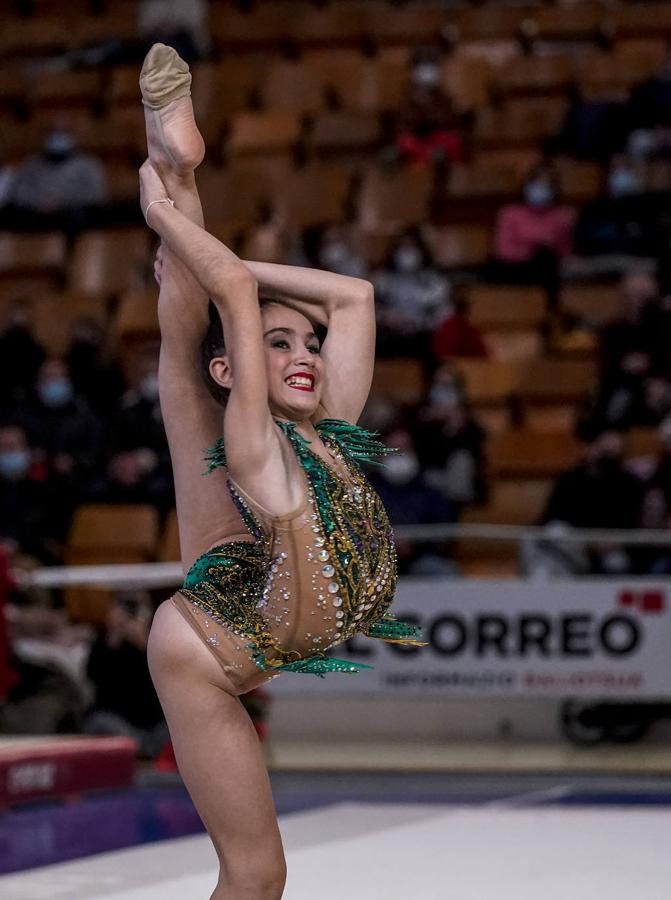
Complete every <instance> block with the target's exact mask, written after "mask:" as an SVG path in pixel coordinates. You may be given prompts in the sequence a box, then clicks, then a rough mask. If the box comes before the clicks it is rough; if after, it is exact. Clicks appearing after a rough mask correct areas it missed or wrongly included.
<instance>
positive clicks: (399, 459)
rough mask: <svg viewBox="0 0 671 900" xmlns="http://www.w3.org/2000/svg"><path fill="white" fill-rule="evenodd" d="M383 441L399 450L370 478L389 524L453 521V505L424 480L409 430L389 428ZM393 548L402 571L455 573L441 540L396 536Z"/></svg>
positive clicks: (437, 573) (371, 473) (403, 572)
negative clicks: (417, 540) (425, 541)
mask: <svg viewBox="0 0 671 900" xmlns="http://www.w3.org/2000/svg"><path fill="white" fill-rule="evenodd" d="M384 440H385V443H386V444H387V445H388V446H389V447H395V448H396V449H397V450H398V451H399V452H398V453H395V454H393V455H391V456H389V457H387V459H386V460H385V463H384V466H383V467H380V468H379V469H377V468H376V469H375V470H374V471H371V472H370V480H371V482H372V483H373V486H374V487H375V490H376V491H377V492H378V494H379V495H380V498H381V499H382V502H383V503H384V506H385V509H386V510H387V513H388V515H389V521H390V522H391V524H392V525H393V526H397V525H430V524H437V523H442V524H444V523H449V522H454V521H455V509H454V507H453V506H452V504H451V503H449V502H448V501H447V500H446V499H445V497H444V496H443V495H442V494H441V493H440V492H439V491H437V490H436V489H435V488H433V487H430V486H429V485H428V484H427V482H426V480H425V479H424V476H423V474H422V471H421V469H420V464H419V459H418V457H417V452H416V449H415V445H414V441H413V438H412V435H411V434H410V432H409V431H408V430H407V429H405V428H401V427H397V428H392V429H391V430H390V431H389V432H388V433H387V434H386V436H385V438H384ZM396 549H397V553H398V563H399V571H400V572H401V574H406V575H409V574H415V575H445V574H454V571H455V568H454V564H453V563H452V562H451V561H450V560H449V559H447V558H446V556H445V547H444V545H443V544H442V543H441V544H433V545H432V544H417V543H413V542H410V541H404V540H402V539H398V538H397V541H396Z"/></svg>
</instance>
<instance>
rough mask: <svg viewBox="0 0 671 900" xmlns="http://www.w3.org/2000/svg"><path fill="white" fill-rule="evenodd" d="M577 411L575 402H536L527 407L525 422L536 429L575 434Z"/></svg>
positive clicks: (527, 425) (528, 426)
mask: <svg viewBox="0 0 671 900" xmlns="http://www.w3.org/2000/svg"><path fill="white" fill-rule="evenodd" d="M577 413H578V410H577V407H576V404H575V403H544V404H536V403H535V404H534V405H533V406H527V407H526V408H525V410H524V424H525V425H526V427H527V428H531V429H533V430H534V431H545V432H551V431H553V432H560V433H563V434H573V432H574V431H575V426H576V419H577Z"/></svg>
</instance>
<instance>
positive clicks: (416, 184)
mask: <svg viewBox="0 0 671 900" xmlns="http://www.w3.org/2000/svg"><path fill="white" fill-rule="evenodd" d="M430 191H431V176H430V173H429V172H428V171H427V170H426V169H412V168H408V169H398V170H396V169H395V170H393V171H390V172H387V171H384V170H382V169H379V168H377V167H376V168H371V169H370V170H369V171H368V173H367V174H366V176H365V178H364V182H363V185H362V188H361V193H360V196H359V203H358V220H359V223H360V224H361V225H362V226H363V227H364V228H366V229H370V230H376V229H380V228H381V226H385V227H387V228H388V229H389V231H390V232H393V231H397V230H398V229H399V228H403V227H405V226H407V225H410V224H415V225H419V224H422V223H423V222H425V221H426V219H427V218H428V205H429V194H430Z"/></svg>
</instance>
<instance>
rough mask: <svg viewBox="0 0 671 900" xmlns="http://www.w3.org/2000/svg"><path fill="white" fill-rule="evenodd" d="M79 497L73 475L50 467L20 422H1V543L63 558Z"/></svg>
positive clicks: (51, 559)
mask: <svg viewBox="0 0 671 900" xmlns="http://www.w3.org/2000/svg"><path fill="white" fill-rule="evenodd" d="M76 500H77V496H76V492H75V491H74V490H73V486H72V484H71V482H70V480H69V479H67V478H64V477H63V476H61V475H59V474H58V473H57V472H53V471H50V470H49V468H48V467H47V466H46V465H45V464H44V461H43V460H42V458H41V454H40V453H39V452H38V451H37V450H36V449H35V448H34V447H31V446H30V444H29V443H28V438H27V436H26V432H25V431H24V429H23V428H22V427H21V425H19V424H16V423H12V422H6V423H4V424H2V425H0V543H1V544H2V545H3V547H4V549H5V551H6V552H8V553H10V554H14V553H21V554H27V555H29V556H34V557H35V558H36V559H38V560H40V561H41V562H42V563H45V564H54V563H58V562H60V561H61V553H62V548H63V544H64V542H65V539H66V537H67V533H68V528H69V525H70V519H71V517H72V511H73V509H74V505H75V503H76Z"/></svg>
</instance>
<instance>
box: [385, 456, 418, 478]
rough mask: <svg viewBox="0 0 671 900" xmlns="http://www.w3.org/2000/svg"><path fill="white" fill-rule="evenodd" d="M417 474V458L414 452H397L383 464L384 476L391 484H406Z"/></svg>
mask: <svg viewBox="0 0 671 900" xmlns="http://www.w3.org/2000/svg"><path fill="white" fill-rule="evenodd" d="M418 474H419V460H418V459H417V457H416V456H415V455H414V453H398V454H396V455H395V456H390V457H389V458H388V459H387V460H386V461H385V464H384V477H385V478H386V479H387V481H389V482H391V484H408V482H410V481H412V479H413V478H415V477H416V476H417V475H418Z"/></svg>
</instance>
